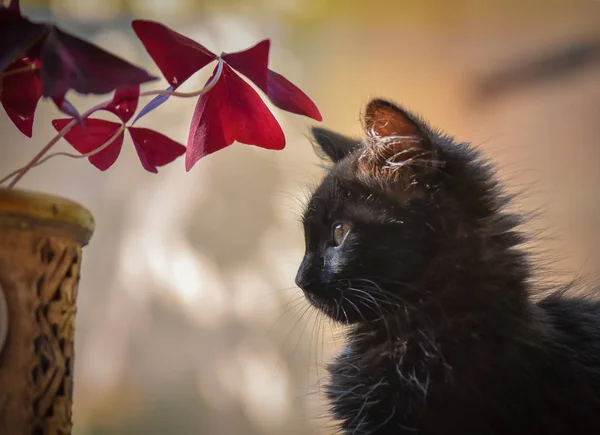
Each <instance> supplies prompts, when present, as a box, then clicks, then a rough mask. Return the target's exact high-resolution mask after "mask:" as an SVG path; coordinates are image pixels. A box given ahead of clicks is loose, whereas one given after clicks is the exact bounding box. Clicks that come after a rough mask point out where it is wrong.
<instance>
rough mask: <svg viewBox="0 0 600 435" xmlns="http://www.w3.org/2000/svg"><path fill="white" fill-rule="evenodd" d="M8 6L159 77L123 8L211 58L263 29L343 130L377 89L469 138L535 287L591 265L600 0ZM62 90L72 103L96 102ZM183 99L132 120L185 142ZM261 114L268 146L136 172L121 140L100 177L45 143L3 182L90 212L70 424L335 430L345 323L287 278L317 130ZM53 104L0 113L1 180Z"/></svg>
mask: <svg viewBox="0 0 600 435" xmlns="http://www.w3.org/2000/svg"><path fill="white" fill-rule="evenodd" d="M21 3H22V7H23V9H24V11H25V13H26V14H28V15H29V16H31V17H33V18H51V19H54V20H56V21H57V22H58V23H59V24H60V25H62V26H63V27H64V28H66V29H68V30H70V31H72V32H74V33H75V34H77V35H80V36H82V37H84V38H86V39H89V40H92V41H94V42H95V43H97V44H99V45H101V46H102V47H104V48H106V49H108V50H109V51H112V52H114V53H116V54H118V55H120V56H122V57H125V58H126V59H128V60H130V61H131V62H133V63H134V64H137V65H140V66H143V67H145V68H147V69H150V70H151V71H153V72H155V73H157V74H158V75H160V73H159V72H158V71H157V70H156V69H155V67H154V65H153V64H152V62H151V59H150V58H149V56H148V55H147V54H146V53H145V51H144V49H143V46H142V44H141V43H140V42H139V41H138V40H137V39H136V38H135V35H134V33H133V32H132V30H131V27H130V22H131V20H132V19H134V18H146V19H156V20H159V21H161V22H163V23H164V24H166V25H168V26H170V27H172V28H174V29H175V30H177V31H179V32H181V33H183V34H185V35H187V36H188V37H191V38H193V39H195V40H197V41H199V42H200V43H201V44H203V45H205V46H206V47H208V48H209V49H211V50H212V51H214V52H216V53H220V52H221V51H237V50H241V49H244V48H246V47H249V46H251V45H253V44H254V43H256V42H258V41H259V40H261V39H263V38H271V41H272V43H271V60H270V62H271V64H270V65H271V68H272V69H274V70H275V71H277V72H279V73H281V74H283V75H285V76H286V77H287V78H288V79H290V80H291V81H292V82H294V83H296V84H297V85H298V86H300V87H301V88H302V89H303V90H304V91H305V92H306V93H307V94H308V95H309V96H311V98H313V100H314V101H315V102H316V104H317V105H318V106H319V108H320V110H321V112H322V114H323V117H324V122H323V124H324V126H327V127H329V128H331V129H334V130H338V131H340V132H345V133H347V134H353V135H359V134H360V124H359V116H360V113H361V110H362V108H363V107H364V105H365V104H366V103H367V101H368V100H369V99H370V98H372V97H385V98H389V99H392V100H395V101H397V102H398V103H400V104H403V105H405V106H406V107H407V108H409V109H412V110H414V111H416V112H418V113H420V114H421V115H423V117H425V118H426V119H427V120H429V121H430V122H431V123H432V124H433V125H434V126H436V127H438V128H440V129H443V130H444V131H446V132H447V133H449V134H451V135H454V136H456V137H457V138H458V139H461V140H466V141H470V142H473V143H474V144H475V145H476V146H478V147H479V148H481V149H482V150H483V151H484V153H485V154H486V155H487V156H489V157H491V158H492V159H494V160H495V162H496V163H497V165H498V166H499V170H500V176H501V178H502V179H504V180H505V181H506V182H507V183H508V186H509V188H510V190H511V191H514V192H517V191H518V192H524V193H523V194H522V195H521V196H520V197H519V199H518V201H517V202H516V203H515V205H514V206H515V207H516V208H517V209H518V210H519V211H522V212H525V213H528V214H529V216H531V219H530V220H529V221H528V223H527V226H528V229H529V230H530V231H532V233H533V234H535V235H536V237H537V238H536V243H535V244H534V246H532V249H533V250H534V252H536V253H537V254H539V258H540V262H539V263H538V264H539V266H536V272H538V277H539V279H540V280H541V281H540V282H542V281H543V282H549V281H550V282H558V281H562V280H565V279H569V278H573V277H576V276H583V277H597V276H598V270H599V266H600V265H599V263H600V261H599V260H598V259H599V258H600V256H599V255H598V254H600V253H599V252H598V249H599V247H600V231H599V230H600V223H599V222H600V219H599V217H600V208H599V205H600V199H599V198H600V196H599V195H598V193H597V188H598V186H599V185H600V173H599V171H598V165H599V162H600V127H599V126H600V80H599V79H600V1H598V0H497V1H491V0H453V1H452V2H450V1H447V0H421V1H414V0H413V1H408V0H389V1H383V0H371V1H368V2H364V1H359V0H344V1H342V0H169V1H167V0H45V1H41V0H40V1H33V0H32V1H27V0H22V2H21ZM209 71H210V68H207V71H205V72H201V73H199V74H197V76H194V77H193V78H192V79H191V80H190V81H189V82H188V83H186V85H185V87H184V89H190V90H191V89H198V88H199V87H200V86H202V84H203V83H204V81H205V80H206V78H207V73H208V72H209ZM163 87H164V83H152V84H150V85H146V89H162V88H163ZM70 98H71V101H72V102H73V103H74V104H75V106H76V107H78V108H79V109H80V110H84V109H86V108H88V107H91V106H92V105H94V104H96V103H97V102H98V101H100V99H97V98H94V97H76V96H71V97H70ZM194 104H195V102H194V100H191V99H175V98H172V99H170V100H169V102H168V103H167V104H165V105H164V106H162V107H161V108H160V109H159V110H157V111H155V112H153V113H152V114H151V115H149V116H147V117H146V118H144V120H143V121H142V126H143V125H146V126H152V127H154V128H156V129H157V130H159V131H161V132H163V133H165V134H167V135H169V136H170V137H172V138H173V139H175V140H177V141H179V142H182V143H185V142H186V139H187V131H188V129H189V123H190V120H191V116H192V112H193V109H194ZM275 114H276V117H277V118H278V119H279V120H280V121H281V123H282V126H283V129H284V131H285V133H286V137H287V143H288V145H287V148H286V149H285V150H284V151H281V152H272V151H266V150H262V149H258V148H255V147H250V146H245V145H240V144H234V145H233V146H231V147H230V148H228V149H225V150H223V151H221V152H219V153H217V154H214V155H211V156H209V157H207V158H205V159H203V160H201V161H200V162H199V163H198V164H197V165H196V166H195V167H194V168H193V170H192V171H191V172H190V173H185V171H184V167H183V159H179V160H177V161H176V162H175V163H174V164H172V165H170V166H168V167H166V168H163V169H161V170H160V173H159V174H158V175H153V174H149V173H147V172H145V171H144V170H143V169H142V167H141V165H140V163H139V161H138V158H137V156H136V154H135V151H134V149H133V146H132V145H131V143H128V142H127V141H128V139H126V142H125V145H124V147H123V151H122V155H121V158H120V159H119V160H118V161H117V163H116V164H115V165H114V166H113V167H112V168H111V169H109V170H108V171H107V172H105V173H101V172H100V171H98V170H97V169H96V168H94V167H93V166H92V165H90V164H89V163H88V162H87V161H77V160H75V161H74V160H69V159H63V158H56V159H53V160H51V161H49V162H48V163H47V164H45V165H43V166H41V167H40V168H36V169H34V170H33V171H31V172H30V173H29V175H27V176H26V177H25V178H24V179H23V181H22V182H21V183H20V185H21V187H22V188H28V189H36V190H41V191H45V192H50V193H56V194H60V195H63V196H66V197H69V198H72V199H74V200H76V201H79V202H81V203H82V204H84V205H85V206H87V207H88V208H90V210H91V211H92V212H93V214H94V215H95V217H96V221H97V230H96V233H95V235H94V237H93V239H92V242H91V243H90V245H89V246H87V247H86V248H85V252H84V265H83V276H82V280H81V284H80V291H79V309H78V317H77V334H76V337H77V345H76V354H77V358H76V369H75V372H76V382H75V408H74V419H75V431H74V434H76V435H101V434H121V433H123V434H130V433H131V434H137V433H139V434H167V433H168V434H173V435H177V434H202V435H217V434H219V435H222V434H227V435H229V434H239V435H259V434H302V435H312V434H315V435H316V434H329V433H333V430H334V429H333V428H332V425H331V424H330V422H329V420H328V418H327V412H326V407H325V405H324V403H323V397H322V395H321V393H320V391H321V385H322V382H323V380H324V378H325V365H326V363H327V361H328V360H330V358H331V356H332V354H333V353H334V352H336V350H337V349H339V347H340V346H341V344H342V341H343V340H342V337H343V330H341V329H337V328H336V327H335V326H333V325H330V324H329V323H328V322H327V321H325V319H323V318H322V317H321V316H319V315H318V314H317V313H316V312H315V311H314V310H312V309H310V308H309V307H308V305H307V304H306V303H305V302H304V301H303V299H302V295H301V293H300V292H299V290H298V289H297V288H296V287H295V286H294V275H295V272H296V269H297V266H298V264H299V262H300V260H301V258H302V254H303V250H304V246H303V233H302V228H301V225H300V222H299V216H300V213H301V210H302V203H303V201H304V199H305V197H306V195H307V192H309V191H310V188H311V186H313V185H314V184H315V183H317V182H318V181H319V179H320V177H321V176H322V169H321V168H320V167H319V166H318V164H319V163H320V162H319V161H318V159H317V158H316V156H315V155H314V154H313V151H312V148H311V145H310V143H309V140H308V139H307V135H308V128H309V127H310V125H312V124H313V123H312V122H310V120H308V119H306V118H302V117H299V116H295V115H291V114H285V113H282V112H281V111H276V112H275ZM55 117H60V115H58V114H57V112H56V110H55V108H54V106H53V105H51V104H49V103H48V102H46V101H44V102H42V103H41V104H40V106H39V108H38V111H37V114H36V121H35V124H34V139H33V140H28V139H26V138H25V137H24V136H22V135H20V133H19V132H18V131H17V130H16V128H14V127H13V125H12V124H11V123H10V122H9V120H8V118H7V117H6V116H4V115H0V131H2V135H3V139H2V141H1V142H0V153H1V154H0V155H1V156H2V157H1V159H0V173H2V174H4V173H8V172H10V171H11V170H13V169H15V168H17V167H19V166H22V164H24V163H26V161H28V160H29V159H30V158H31V157H32V156H33V154H35V152H36V150H37V149H38V148H39V147H40V146H41V145H42V144H44V143H46V142H47V141H48V140H49V139H50V138H51V137H52V135H53V131H54V130H53V129H52V128H51V125H50V121H51V120H52V119H53V118H55ZM60 147H62V149H64V150H67V149H68V148H69V146H68V145H67V144H66V143H63V144H61V145H60Z"/></svg>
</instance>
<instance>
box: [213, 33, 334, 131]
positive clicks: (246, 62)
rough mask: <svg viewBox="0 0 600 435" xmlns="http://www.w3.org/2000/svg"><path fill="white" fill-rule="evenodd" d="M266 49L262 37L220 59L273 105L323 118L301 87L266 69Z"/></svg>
mask: <svg viewBox="0 0 600 435" xmlns="http://www.w3.org/2000/svg"><path fill="white" fill-rule="evenodd" d="M269 48H270V42H269V40H268V39H265V40H264V41H261V42H259V43H258V44H256V45H255V46H254V47H251V48H249V49H247V50H244V51H238V52H236V53H228V54H225V55H223V60H224V61H226V62H227V63H228V64H229V65H231V66H232V67H233V68H235V69H236V70H238V71H239V72H241V73H242V74H244V75H245V76H246V77H248V78H249V79H250V80H252V82H253V83H254V84H255V85H256V86H258V88H259V89H260V90H262V91H263V92H264V93H265V94H267V97H269V100H271V102H272V103H273V104H274V105H275V106H276V107H279V108H280V109H282V110H285V111H287V112H291V113H295V114H297V115H304V116H308V117H309V118H312V119H315V120H317V121H322V120H323V117H322V116H321V113H320V112H319V109H318V108H317V106H316V105H315V103H313V102H312V100H311V99H310V98H309V97H308V96H307V95H306V94H305V93H304V92H302V91H301V90H300V88H298V87H297V86H296V85H294V84H293V83H292V82H290V81H289V80H288V79H286V78H285V77H283V76H282V75H280V74H277V73H276V72H275V71H272V70H270V69H269V68H268V65H269Z"/></svg>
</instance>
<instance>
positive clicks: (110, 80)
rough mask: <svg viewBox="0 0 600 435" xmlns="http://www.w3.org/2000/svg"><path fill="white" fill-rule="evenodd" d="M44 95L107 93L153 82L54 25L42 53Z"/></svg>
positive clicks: (130, 65) (104, 52) (146, 76)
mask: <svg viewBox="0 0 600 435" xmlns="http://www.w3.org/2000/svg"><path fill="white" fill-rule="evenodd" d="M41 60H42V71H41V77H42V85H43V89H44V95H45V96H48V97H56V96H59V95H63V94H65V93H66V92H67V91H68V90H69V89H74V90H75V91H77V92H79V93H81V94H106V93H108V92H112V91H114V90H115V89H118V88H124V87H129V86H136V85H139V84H140V83H144V82H147V81H150V80H153V79H155V77H152V76H150V75H149V74H148V73H147V72H146V71H144V70H143V69H140V68H138V67H136V66H134V65H132V64H130V63H129V62H127V61H125V60H123V59H121V58H119V57H117V56H114V55H112V54H110V53H109V52H107V51H104V50H103V49H101V48H100V47H98V46H97V45H94V44H91V43H89V42H86V41H84V40H82V39H79V38H77V37H75V36H73V35H70V34H68V33H66V32H64V31H62V30H61V29H59V28H58V27H55V26H53V27H52V29H51V31H50V33H49V34H48V36H47V37H46V41H45V42H44V45H43V47H42V50H41Z"/></svg>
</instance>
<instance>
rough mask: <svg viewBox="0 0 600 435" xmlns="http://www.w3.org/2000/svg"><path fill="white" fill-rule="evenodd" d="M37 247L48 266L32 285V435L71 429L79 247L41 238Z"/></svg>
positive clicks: (54, 434)
mask: <svg viewBox="0 0 600 435" xmlns="http://www.w3.org/2000/svg"><path fill="white" fill-rule="evenodd" d="M36 250H37V252H38V257H39V258H40V260H41V262H42V263H43V264H45V265H46V267H45V270H44V273H43V274H42V275H41V276H40V277H39V279H38V281H37V284H36V290H37V296H38V300H39V305H38V306H37V307H36V310H35V319H36V321H37V324H38V326H39V335H38V336H37V337H36V338H35V340H34V348H35V352H36V354H37V355H38V359H37V361H36V364H35V365H34V367H33V368H32V370H31V378H32V381H33V382H34V384H35V385H36V386H37V387H38V389H39V395H38V397H37V398H36V399H35V400H34V401H33V403H32V406H33V415H34V427H33V432H32V433H33V434H35V435H38V434H39V435H42V434H44V435H68V434H70V433H71V428H72V420H71V405H72V400H73V356H74V355H73V347H74V343H73V340H74V334H75V312H76V300H77V282H78V279H79V264H80V249H78V248H77V247H74V246H68V245H67V246H64V245H62V246H60V245H56V244H55V243H53V241H52V239H43V240H41V241H40V243H39V245H38V246H37V247H36Z"/></svg>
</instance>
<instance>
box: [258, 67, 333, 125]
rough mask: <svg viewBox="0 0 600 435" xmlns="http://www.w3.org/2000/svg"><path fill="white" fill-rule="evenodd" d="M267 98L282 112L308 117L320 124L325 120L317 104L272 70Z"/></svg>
mask: <svg viewBox="0 0 600 435" xmlns="http://www.w3.org/2000/svg"><path fill="white" fill-rule="evenodd" d="M267 96H268V97H269V100H271V102H272V103H273V104H274V105H275V106H277V107H279V108H280V109H282V110H285V111H287V112H291V113H295V114H297V115H304V116H308V117H309V118H312V119H314V120H316V121H319V122H320V121H322V120H323V116H322V115H321V112H319V109H318V108H317V106H316V105H315V103H313V101H312V100H311V99H310V98H309V97H308V96H307V95H306V94H305V93H304V92H302V91H301V90H300V88H298V87H297V86H296V85H294V84H293V83H292V82H290V81H289V80H288V79H286V78H285V77H284V76H282V75H281V74H277V73H276V72H275V71H271V70H269V88H268V89H267Z"/></svg>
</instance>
